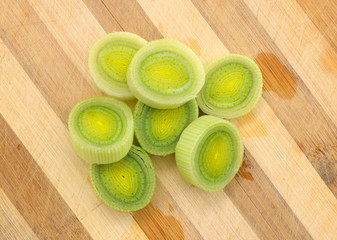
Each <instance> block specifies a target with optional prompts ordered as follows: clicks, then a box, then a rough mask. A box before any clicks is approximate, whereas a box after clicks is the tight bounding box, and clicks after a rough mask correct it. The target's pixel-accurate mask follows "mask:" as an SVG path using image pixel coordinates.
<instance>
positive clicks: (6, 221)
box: [0, 189, 38, 240]
mask: <svg viewBox="0 0 337 240" xmlns="http://www.w3.org/2000/svg"><path fill="white" fill-rule="evenodd" d="M0 216H1V218H0V237H1V239H4V240H7V239H22V240H30V239H33V240H35V239H36V240H37V239H38V238H37V236H36V235H35V234H34V233H33V231H32V229H31V228H30V227H29V225H28V224H27V222H26V221H25V219H24V218H23V217H22V216H21V215H20V213H19V212H18V210H17V209H16V208H15V206H14V205H13V204H12V203H11V201H10V200H9V199H8V198H7V196H6V194H5V193H4V192H3V191H2V190H1V189H0Z"/></svg>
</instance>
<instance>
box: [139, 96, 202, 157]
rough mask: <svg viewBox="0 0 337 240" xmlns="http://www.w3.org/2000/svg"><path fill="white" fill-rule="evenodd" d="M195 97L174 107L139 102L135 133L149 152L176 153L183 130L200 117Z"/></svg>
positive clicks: (158, 153) (162, 154)
mask: <svg viewBox="0 0 337 240" xmlns="http://www.w3.org/2000/svg"><path fill="white" fill-rule="evenodd" d="M198 112H199V109H198V105H197V102H196V100H195V99H193V100H191V101H189V102H187V103H185V104H184V105H182V106H180V107H178V108H173V109H156V108H152V107H149V106H147V105H145V104H144V103H142V102H138V103H137V104H136V108H135V114H134V115H135V117H134V121H135V133H136V137H137V139H138V142H139V144H140V145H141V146H142V148H143V149H144V150H146V151H147V152H148V153H151V154H154V155H161V156H165V155H168V154H171V153H174V150H175V147H176V144H177V142H178V140H179V137H180V135H181V133H182V132H183V130H184V129H185V128H186V127H187V126H188V125H189V124H190V123H191V122H192V121H193V120H195V119H196V118H197V117H198Z"/></svg>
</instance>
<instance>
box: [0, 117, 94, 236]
mask: <svg viewBox="0 0 337 240" xmlns="http://www.w3.org/2000/svg"><path fill="white" fill-rule="evenodd" d="M0 136H3V141H2V142H1V145H0V152H1V153H2V154H1V155H0V165H1V168H0V187H1V188H2V189H3V191H4V192H5V194H6V195H7V196H8V198H9V199H10V201H11V202H12V203H13V205H14V206H15V207H16V208H17V210H18V211H19V213H20V214H21V215H22V216H23V218H24V219H25V220H26V222H27V223H28V225H29V226H30V227H31V228H32V230H33V232H34V233H35V234H36V235H37V236H38V237H39V238H41V239H91V237H90V235H89V233H88V232H87V230H86V229H85V228H84V227H83V225H82V224H81V222H80V221H79V220H78V219H77V217H76V216H75V214H74V213H73V212H72V210H71V209H70V208H69V207H68V205H67V203H66V202H65V201H64V200H63V198H62V197H61V196H60V195H59V193H58V191H57V190H56V189H55V188H54V186H53V185H52V183H51V182H50V181H49V179H48V178H47V177H46V175H45V174H44V173H43V171H42V170H41V168H40V167H39V166H38V165H37V163H36V162H35V161H34V159H33V158H32V156H31V155H30V154H29V152H28V151H27V149H26V148H25V146H24V145H23V144H22V143H21V142H20V140H19V139H18V137H17V136H16V135H15V133H14V132H13V131H12V129H11V128H10V126H9V125H8V124H7V123H6V121H5V120H4V118H3V117H2V116H1V115H0Z"/></svg>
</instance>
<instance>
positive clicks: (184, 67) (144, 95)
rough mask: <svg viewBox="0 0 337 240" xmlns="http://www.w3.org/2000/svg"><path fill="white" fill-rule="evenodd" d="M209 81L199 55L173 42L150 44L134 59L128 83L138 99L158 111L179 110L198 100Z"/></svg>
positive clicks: (165, 41)
mask: <svg viewBox="0 0 337 240" xmlns="http://www.w3.org/2000/svg"><path fill="white" fill-rule="evenodd" d="M204 81H205V71H204V68H203V65H202V63H201V62H200V60H199V58H198V57H197V55H195V53H194V52H193V51H192V50H191V49H190V48H188V47H187V46H186V45H184V44H182V43H180V42H178V41H176V40H171V39H161V40H156V41H152V42H149V43H147V44H146V45H145V46H144V47H143V48H141V49H140V50H139V51H138V52H137V53H136V54H135V56H134V58H133V59H132V61H131V63H130V65H129V69H128V72H127V82H128V85H129V88H130V90H131V92H132V93H133V94H134V96H135V97H136V98H137V99H138V100H139V101H141V102H143V103H145V104H146V105H148V106H150V107H153V108H158V109H170V108H177V107H179V106H181V105H183V104H184V103H186V102H188V101H189V100H192V99H194V98H195V97H196V96H197V94H198V92H199V91H200V89H201V88H202V86H203V84H204Z"/></svg>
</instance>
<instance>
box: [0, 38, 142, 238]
mask: <svg viewBox="0 0 337 240" xmlns="http://www.w3.org/2000/svg"><path fill="white" fill-rule="evenodd" d="M0 43H1V44H0V46H1V56H3V58H2V64H3V70H4V71H3V73H2V74H1V76H0V78H1V81H0V83H1V85H0V93H1V94H0V96H1V99H0V100H1V103H3V104H1V106H0V113H1V114H2V115H3V117H4V118H5V120H6V121H7V122H10V123H11V128H12V129H13V131H14V132H15V133H16V135H17V136H18V137H19V139H20V140H21V141H22V143H23V144H24V145H25V147H26V148H27V150H28V151H29V152H30V154H31V155H32V157H33V158H34V159H35V161H36V163H37V164H38V165H39V166H40V168H41V169H42V170H43V171H44V173H45V174H46V175H47V177H48V178H49V180H50V181H51V182H52V184H53V185H54V186H55V188H56V189H57V190H58V192H59V193H60V195H61V196H62V197H63V198H64V200H65V201H66V203H67V204H68V205H69V207H70V208H71V209H72V210H73V212H74V213H75V214H76V215H77V217H78V218H79V219H80V220H81V222H82V224H83V225H84V226H85V228H86V229H87V230H88V231H89V232H90V234H91V236H92V237H93V238H95V239H108V238H109V237H111V236H114V237H115V238H116V239H122V238H124V237H126V236H128V237H131V238H137V239H147V237H146V236H145V235H144V233H143V231H142V230H141V229H140V228H139V226H138V225H135V227H134V228H130V227H131V226H133V224H134V220H133V219H132V217H131V216H130V215H129V214H123V213H119V212H116V211H114V210H112V209H110V208H108V207H106V206H105V205H102V206H100V205H101V201H100V200H99V199H98V198H97V197H96V195H95V193H94V191H93V189H92V187H91V186H90V184H89V182H88V165H87V164H85V163H84V162H83V161H82V160H81V159H79V158H78V157H77V156H76V154H75V152H74V151H73V149H72V146H71V143H70V139H69V135H68V131H67V129H66V128H65V127H64V125H63V123H62V122H61V121H60V120H59V119H58V117H57V116H56V115H55V113H54V112H53V111H52V109H51V108H50V107H49V105H48V103H47V102H46V101H45V99H44V98H43V96H42V95H41V94H40V92H39V91H38V90H37V89H36V87H35V86H34V84H33V83H32V82H31V80H30V79H29V77H28V76H27V75H26V73H25V72H24V71H23V69H22V68H21V67H20V65H19V64H18V62H17V61H16V60H15V58H14V57H13V55H11V53H10V52H9V50H8V49H7V48H6V47H5V46H4V44H3V43H2V42H0ZM26 92H29V94H26ZM27 106H30V108H29V109H28V108H27ZM27 122H30V123H34V124H32V125H31V126H30V127H28V128H27V127H26V126H25V123H27ZM31 136H34V138H31ZM34 139H39V141H37V142H35V141H32V140H34ZM97 218H99V219H100V221H94V220H95V219H97Z"/></svg>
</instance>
